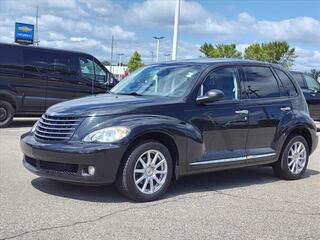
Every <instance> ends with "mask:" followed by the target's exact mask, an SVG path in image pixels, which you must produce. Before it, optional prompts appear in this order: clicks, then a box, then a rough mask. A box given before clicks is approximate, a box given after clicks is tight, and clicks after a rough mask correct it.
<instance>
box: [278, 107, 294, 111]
mask: <svg viewBox="0 0 320 240" xmlns="http://www.w3.org/2000/svg"><path fill="white" fill-rule="evenodd" d="M280 110H281V111H283V112H289V111H291V107H282V108H280Z"/></svg>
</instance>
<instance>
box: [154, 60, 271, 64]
mask: <svg viewBox="0 0 320 240" xmlns="http://www.w3.org/2000/svg"><path fill="white" fill-rule="evenodd" d="M188 63H189V64H190V63H191V64H192V63H194V64H204V65H213V64H224V63H225V64H259V65H275V64H271V63H267V62H261V61H256V60H249V59H239V58H197V59H185V60H176V61H168V62H160V63H159V64H188Z"/></svg>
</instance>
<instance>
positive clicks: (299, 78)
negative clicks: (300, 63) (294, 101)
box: [291, 72, 306, 88]
mask: <svg viewBox="0 0 320 240" xmlns="http://www.w3.org/2000/svg"><path fill="white" fill-rule="evenodd" d="M291 74H292V75H293V77H294V79H295V80H296V81H297V82H298V84H299V86H300V87H301V88H306V86H305V83H304V80H303V77H302V74H301V73H297V72H292V73H291Z"/></svg>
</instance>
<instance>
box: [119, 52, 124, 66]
mask: <svg viewBox="0 0 320 240" xmlns="http://www.w3.org/2000/svg"><path fill="white" fill-rule="evenodd" d="M117 55H118V57H119V60H118V64H119V66H121V63H122V62H121V58H122V56H123V55H124V53H118V54H117Z"/></svg>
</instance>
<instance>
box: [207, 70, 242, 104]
mask: <svg viewBox="0 0 320 240" xmlns="http://www.w3.org/2000/svg"><path fill="white" fill-rule="evenodd" d="M212 89H218V90H221V91H222V92H223V93H224V99H225V100H238V99H239V92H240V91H239V90H240V89H239V74H238V70H237V68H222V69H218V70H215V71H214V72H212V73H210V74H209V76H208V77H207V78H206V80H205V81H204V82H203V85H202V93H201V95H204V94H206V93H207V92H208V91H209V90H212Z"/></svg>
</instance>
